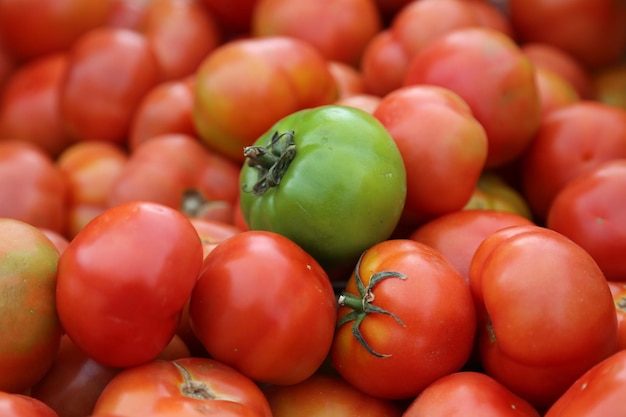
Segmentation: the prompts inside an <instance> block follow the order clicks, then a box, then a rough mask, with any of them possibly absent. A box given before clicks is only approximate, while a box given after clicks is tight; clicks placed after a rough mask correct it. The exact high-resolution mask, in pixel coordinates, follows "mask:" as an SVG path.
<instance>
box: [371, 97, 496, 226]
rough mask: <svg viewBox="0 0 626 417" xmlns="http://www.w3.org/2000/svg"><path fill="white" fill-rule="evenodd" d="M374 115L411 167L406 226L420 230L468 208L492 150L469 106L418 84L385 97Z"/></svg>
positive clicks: (407, 179) (408, 178) (407, 172)
mask: <svg viewBox="0 0 626 417" xmlns="http://www.w3.org/2000/svg"><path fill="white" fill-rule="evenodd" d="M373 114H374V117H376V118H377V119H378V120H379V121H380V122H381V123H382V124H383V125H384V126H385V128H386V129H387V131H388V132H389V134H390V135H391V137H392V138H393V139H394V141H395V143H396V145H397V146H398V149H399V150H400V154H401V155H402V159H403V161H404V165H405V167H406V177H407V178H406V181H407V193H406V194H407V195H406V203H405V205H404V210H403V213H402V221H403V222H406V223H408V224H414V225H416V224H419V223H422V222H424V221H426V220H430V219H432V218H434V217H437V216H439V215H442V214H446V213H450V212H453V211H455V210H460V209H461V208H463V206H464V205H465V203H466V202H467V200H469V198H470V197H471V195H472V193H473V192H474V189H475V188H476V183H477V181H478V178H479V177H480V174H481V172H482V170H483V168H484V166H485V161H486V159H487V148H488V144H487V135H486V133H485V130H484V129H483V127H482V126H481V124H480V123H479V122H478V121H477V120H476V119H475V118H474V117H473V116H472V112H471V110H470V108H469V106H468V105H467V103H466V102H465V101H464V100H463V99H461V98H460V97H459V96H458V95H457V94H455V93H454V92H452V91H451V90H448V89H445V88H441V87H437V86H419V85H414V86H409V87H403V88H400V89H397V90H395V91H393V92H391V93H389V94H388V95H386V96H385V97H383V98H382V100H381V101H380V103H379V104H378V106H377V107H376V110H375V111H374V113H373ZM438 190H446V192H445V193H438ZM433 195H437V198H433Z"/></svg>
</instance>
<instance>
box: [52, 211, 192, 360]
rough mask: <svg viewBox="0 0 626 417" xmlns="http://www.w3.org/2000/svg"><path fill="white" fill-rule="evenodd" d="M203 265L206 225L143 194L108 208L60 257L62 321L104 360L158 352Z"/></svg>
mask: <svg viewBox="0 0 626 417" xmlns="http://www.w3.org/2000/svg"><path fill="white" fill-rule="evenodd" d="M201 265H202V244H201V243H200V238H199V237H198V233H197V232H196V230H195V228H194V227H193V226H192V225H191V223H189V221H188V220H187V218H186V217H185V216H184V215H183V214H182V213H180V212H179V211H177V210H174V209H171V208H169V207H166V206H163V205H161V204H157V203H150V202H141V201H137V202H130V203H126V204H120V205H118V206H116V207H113V208H110V209H107V210H106V211H104V212H103V213H101V214H100V215H99V216H97V217H96V218H94V219H93V220H92V221H91V222H90V223H89V224H88V225H87V226H85V227H84V228H83V229H82V230H81V231H80V232H79V233H78V234H77V235H76V237H74V239H72V241H71V242H70V245H69V246H68V247H67V248H66V249H65V251H64V252H63V254H62V255H61V258H60V259H59V272H58V283H57V291H56V296H57V304H58V312H59V317H60V319H61V323H62V324H63V327H64V329H65V331H66V332H67V334H68V335H69V337H70V338H71V339H72V341H73V342H74V343H76V345H77V346H78V347H79V348H80V349H82V350H83V351H84V352H85V353H87V354H88V355H89V356H91V357H92V358H94V359H95V360H97V361H99V362H101V363H102V364H104V365H109V366H115V367H126V366H133V365H138V364H140V363H144V362H146V361H149V360H152V359H154V358H155V357H156V356H157V355H158V354H159V353H160V352H161V351H162V350H163V348H165V346H166V345H167V344H168V343H169V341H170V339H171V338H172V336H173V335H174V333H175V332H176V328H177V326H178V323H179V320H180V315H181V312H182V310H183V307H184V305H185V302H186V301H187V299H188V297H189V295H190V294H191V290H192V288H193V286H194V284H195V282H196V279H197V277H198V274H199V272H200V267H201ZM94 329H97V330H96V331H95V330H94Z"/></svg>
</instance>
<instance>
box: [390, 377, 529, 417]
mask: <svg viewBox="0 0 626 417" xmlns="http://www.w3.org/2000/svg"><path fill="white" fill-rule="evenodd" d="M402 416H403V417H421V416H429V417H462V416H466V417H474V416H475V417H539V416H540V414H539V412H538V411H537V410H536V409H535V408H534V407H533V406H532V405H530V404H529V403H528V401H526V400H524V399H523V398H521V397H519V396H518V395H516V394H514V393H513V392H511V391H510V390H509V389H507V388H506V387H505V386H504V385H502V384H501V383H499V382H498V381H496V380H495V379H493V378H492V377H490V376H488V375H486V374H484V373H481V372H473V371H464V372H455V373H452V374H449V375H446V376H443V377H441V378H440V379H438V380H437V381H435V382H433V383H432V384H431V385H429V386H428V387H427V388H426V389H425V390H424V391H422V392H421V393H420V394H419V396H418V397H417V398H416V399H415V400H413V402H412V403H411V404H410V405H409V407H408V408H407V410H406V411H405V412H404V414H403V415H402Z"/></svg>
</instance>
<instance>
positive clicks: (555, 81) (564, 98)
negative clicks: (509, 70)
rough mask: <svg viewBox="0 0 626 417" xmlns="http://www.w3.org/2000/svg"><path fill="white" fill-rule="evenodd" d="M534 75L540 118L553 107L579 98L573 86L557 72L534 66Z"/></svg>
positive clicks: (559, 106) (563, 105)
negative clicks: (539, 103) (539, 104)
mask: <svg viewBox="0 0 626 417" xmlns="http://www.w3.org/2000/svg"><path fill="white" fill-rule="evenodd" d="M535 77H536V80H537V89H538V91H539V101H540V102H541V117H542V118H543V117H545V116H546V115H548V114H549V113H550V112H551V111H553V110H555V109H560V108H563V107H565V106H567V105H568V104H572V103H576V102H577V101H579V100H580V96H579V95H578V93H577V92H576V90H575V89H574V87H573V86H572V85H571V84H570V83H569V82H568V81H567V80H566V79H565V78H563V77H561V76H560V75H559V74H557V73H555V72H553V71H550V70H548V69H545V68H543V67H537V68H535Z"/></svg>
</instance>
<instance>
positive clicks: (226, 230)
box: [189, 208, 243, 258]
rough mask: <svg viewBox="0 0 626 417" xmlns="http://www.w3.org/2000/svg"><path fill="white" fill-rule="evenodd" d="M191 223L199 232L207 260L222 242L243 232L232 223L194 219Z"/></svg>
mask: <svg viewBox="0 0 626 417" xmlns="http://www.w3.org/2000/svg"><path fill="white" fill-rule="evenodd" d="M231 211H232V208H231ZM231 214H232V213H231ZM189 221H190V222H191V224H192V225H193V227H195V228H196V230H197V231H198V235H199V236H200V240H201V241H202V248H203V253H204V257H205V258H206V256H207V255H208V254H209V252H211V251H212V250H213V249H215V247H216V246H217V245H218V244H219V243H220V242H222V241H223V240H225V239H227V238H229V237H231V236H234V235H236V234H237V233H239V232H242V231H243V230H241V229H240V228H239V227H237V226H235V225H234V224H232V223H226V222H223V221H218V220H212V219H200V218H192V219H189Z"/></svg>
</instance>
